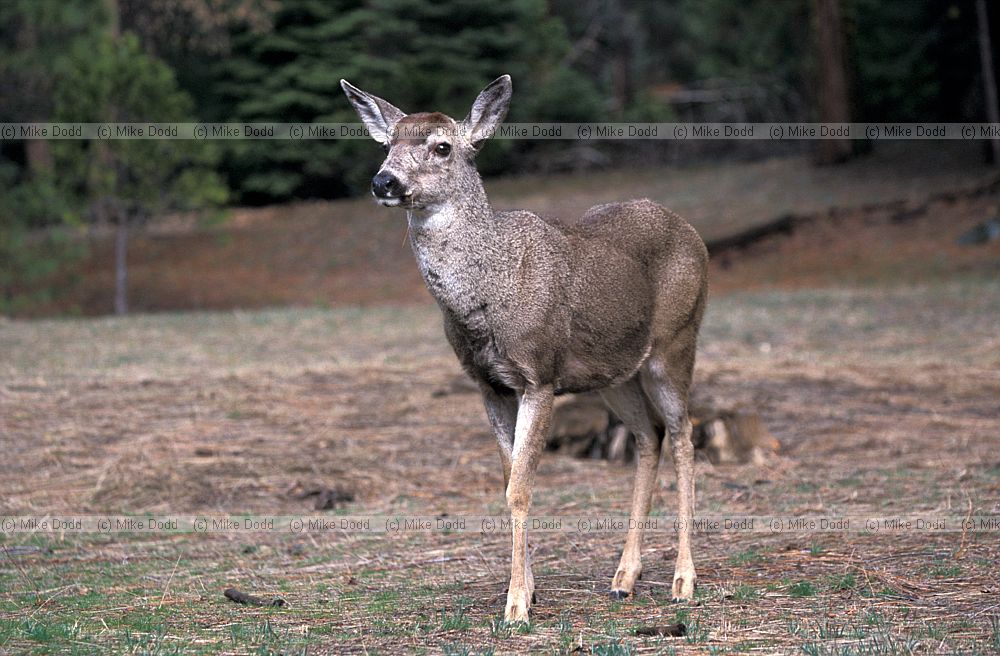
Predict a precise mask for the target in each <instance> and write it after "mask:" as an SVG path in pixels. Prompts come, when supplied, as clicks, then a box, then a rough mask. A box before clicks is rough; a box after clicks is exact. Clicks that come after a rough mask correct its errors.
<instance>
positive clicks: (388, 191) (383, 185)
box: [372, 171, 403, 198]
mask: <svg viewBox="0 0 1000 656" xmlns="http://www.w3.org/2000/svg"><path fill="white" fill-rule="evenodd" d="M402 190H403V185H401V184H400V183H399V179H398V178H397V177H396V176H394V175H393V174H392V173H387V172H386V171H380V172H379V173H377V174H376V175H375V177H374V178H372V193H373V194H375V195H376V196H378V197H379V198H390V197H392V196H399V195H400V192H401V191H402Z"/></svg>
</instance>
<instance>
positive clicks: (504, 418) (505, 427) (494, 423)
mask: <svg viewBox="0 0 1000 656" xmlns="http://www.w3.org/2000/svg"><path fill="white" fill-rule="evenodd" d="M509 392H510V393H509V394H503V393H499V392H497V391H496V390H495V389H493V388H492V387H489V386H487V385H483V386H482V393H483V405H485V406H486V416H487V417H488V418H489V420H490V427H492V428H493V435H494V437H496V440H497V448H498V450H499V451H500V466H501V467H502V468H503V489H504V495H505V497H506V494H507V486H508V485H510V470H511V468H512V467H513V462H514V429H515V426H516V425H517V395H516V394H515V393H514V390H510V391H509ZM526 562H527V565H526V568H527V570H528V574H529V577H528V583H529V585H528V587H529V588H530V589H531V590H532V595H531V603H535V596H534V581H533V580H532V578H531V577H530V574H531V557H530V556H528V557H527V559H526ZM506 592H507V591H506V590H504V593H506Z"/></svg>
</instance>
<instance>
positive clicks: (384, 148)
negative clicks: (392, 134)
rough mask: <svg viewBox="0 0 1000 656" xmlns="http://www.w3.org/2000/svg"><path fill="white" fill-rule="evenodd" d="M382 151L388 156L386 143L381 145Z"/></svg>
mask: <svg viewBox="0 0 1000 656" xmlns="http://www.w3.org/2000/svg"><path fill="white" fill-rule="evenodd" d="M382 150H383V151H385V154H386V155H388V154H389V144H387V143H384V144H382Z"/></svg>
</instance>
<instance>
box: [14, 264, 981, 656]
mask: <svg viewBox="0 0 1000 656" xmlns="http://www.w3.org/2000/svg"><path fill="white" fill-rule="evenodd" d="M998 303H1000V285H997V283H996V282H995V281H984V280H982V279H981V278H969V279H967V280H964V281H955V282H951V283H947V284H935V285H925V286H920V287H891V288H869V289H853V290H852V289H846V288H845V289H829V290H812V291H791V292H787V291H767V292H747V293H741V294H737V295H733V296H728V297H725V298H718V299H714V300H713V301H712V303H711V306H710V312H709V315H708V317H707V319H706V327H705V336H704V339H703V341H702V352H701V355H700V360H699V372H698V381H699V384H702V385H707V386H711V388H712V389H713V391H714V392H716V393H718V394H721V395H723V396H725V397H727V398H731V399H734V400H737V401H743V402H746V403H750V404H753V405H754V406H755V407H756V408H757V409H759V411H760V413H761V415H762V417H763V418H764V420H765V421H766V422H767V423H768V425H769V427H770V428H771V430H772V431H773V432H774V434H775V435H776V436H777V437H778V438H779V439H780V440H781V441H782V443H783V444H784V446H785V448H784V451H783V453H782V455H781V456H780V457H777V458H774V459H773V460H771V461H769V462H768V463H767V464H766V465H763V466H755V465H739V466H727V467H712V466H711V465H709V464H708V463H699V465H698V467H699V472H698V478H699V486H700V487H699V500H698V508H699V511H700V512H702V513H708V514H743V513H746V514H772V513H787V514H789V515H794V514H806V515H815V514H852V515H853V514H864V513H875V514H879V515H889V514H915V513H930V514H940V513H946V514H963V513H964V512H966V510H967V508H968V504H971V506H972V508H973V510H974V511H975V512H976V513H979V514H984V515H989V514H994V515H995V514H1000V503H998V499H1000V459H998V457H997V455H996V440H997V435H998V428H1000V422H998V418H997V401H996V399H997V398H998V397H1000V375H998V373H997V372H998V371H1000V367H998V365H1000V357H998V355H997V353H1000V350H998V348H997V347H998V346H1000V343H998V342H1000V337H998V335H997V333H996V329H995V323H996V308H997V307H998ZM0 351H2V352H3V353H5V354H8V355H7V356H5V358H4V360H3V362H2V367H3V368H2V370H0V372H2V373H0V375H2V378H0V380H2V386H0V448H2V449H3V453H4V455H5V458H4V467H5V468H4V477H3V479H2V482H0V512H2V513H3V514H16V513H33V514H45V513H53V514H58V513H84V512H85V513H105V512H108V513H110V512H124V513H147V512H150V513H171V512H184V513H227V514H235V513H251V512H252V513H265V514H280V513H309V514H311V513H313V512H315V511H313V509H312V505H311V504H312V500H309V499H300V498H298V497H297V495H295V494H293V493H292V491H293V490H295V489H299V488H301V487H309V486H330V487H333V486H336V487H339V488H343V489H348V490H351V491H353V492H354V493H355V494H356V501H355V502H353V503H352V504H350V505H349V506H348V508H347V509H346V510H341V511H330V512H331V514H336V513H338V512H350V513H352V514H383V513H412V514H417V515H439V514H444V513H448V514H450V515H462V514H482V513H497V514H499V513H501V512H502V510H503V503H502V495H501V493H500V487H501V476H500V472H499V468H498V466H497V461H496V455H495V452H494V446H493V444H492V439H491V438H490V437H489V435H488V431H487V428H486V423H485V420H484V418H483V413H482V409H481V406H480V404H479V402H478V400H477V399H476V398H475V396H473V395H469V394H463V393H452V394H443V395H442V394H440V393H435V392H436V391H437V390H439V389H442V388H446V387H447V386H448V383H449V381H450V380H451V378H452V377H453V376H454V375H455V373H456V365H455V364H454V362H453V359H452V357H451V356H450V354H449V353H448V351H447V347H446V345H445V344H444V340H443V338H442V337H441V336H440V333H439V326H438V317H437V315H436V310H435V309H434V308H432V307H429V306H411V307H403V308H372V309H368V310H363V311H362V310H348V309H343V310H318V309H316V310H290V311H269V312H263V313H249V312H240V313H230V314H192V315H163V316H156V317H137V318H133V319H124V320H115V319H103V320H68V321H42V322H7V323H2V324H0ZM669 470H670V467H669V461H668V462H667V463H665V466H664V468H663V471H664V474H663V476H662V477H661V486H660V488H659V489H658V490H657V492H656V497H655V500H654V504H655V507H656V508H657V509H658V511H659V512H661V513H668V514H669V513H670V512H671V510H672V507H673V503H674V490H673V482H672V475H671V473H670V471H669ZM629 480H630V472H629V470H628V469H627V468H625V467H621V466H614V465H607V464H604V463H600V462H595V461H584V460H574V459H570V458H566V457H559V456H555V455H552V454H548V455H547V457H546V458H545V459H544V460H543V464H542V467H541V470H540V473H539V481H538V491H537V494H536V498H535V509H536V512H537V513H538V514H541V515H560V514H565V515H572V514H583V513H611V514H615V515H622V514H624V513H625V512H626V509H627V503H628V486H629ZM959 538H960V536H959V535H958V534H956V533H944V534H941V533H934V534H923V533H919V532H908V533H903V534H899V535H896V536H893V537H891V538H890V537H885V536H866V535H863V534H856V533H817V534H802V533H799V534H787V535H773V536H772V535H766V534H760V533H755V534H737V533H723V534H701V535H698V536H697V537H696V538H695V547H696V559H697V565H698V567H699V573H700V587H699V592H698V595H697V599H696V601H695V602H693V603H691V604H682V605H678V604H673V603H671V602H670V600H669V582H670V575H671V567H672V557H673V555H674V546H673V539H672V536H671V535H670V533H668V532H666V533H655V534H651V536H650V537H649V539H648V540H647V544H646V550H645V562H646V571H645V573H644V577H643V580H642V581H641V582H640V584H639V587H638V594H637V595H636V597H635V598H633V599H630V600H628V601H626V602H624V603H613V602H611V601H609V600H607V599H606V597H605V591H606V588H607V585H608V581H609V580H610V577H611V575H612V574H613V571H614V567H615V564H616V561H617V557H618V551H619V549H620V547H621V541H622V536H608V535H601V534H583V535H567V534H560V533H536V534H534V535H533V537H532V548H533V562H534V568H535V574H536V580H537V582H538V595H539V604H538V605H537V607H536V609H535V614H534V620H533V623H532V625H531V626H530V627H509V626H506V625H504V624H503V623H502V622H500V621H499V619H498V618H500V617H501V616H502V608H503V592H502V591H503V589H504V586H505V583H506V581H505V578H506V577H505V572H506V569H507V567H508V557H509V542H508V539H507V538H505V537H503V536H502V535H481V534H469V533H466V534H454V535H445V534H442V533H429V534H410V535H400V536H392V535H363V534H351V533H338V534H331V535H314V534H308V535H294V534H289V533H274V534H249V535H214V536H200V535H193V534H180V535H169V534H160V535H148V536H127V535H111V536H99V535H84V536H74V535H64V536H59V535H35V536H33V537H26V536H17V537H13V538H12V537H10V536H5V537H4V541H3V544H4V545H5V546H7V547H17V548H18V549H17V550H14V551H11V552H8V553H7V554H6V555H5V556H4V557H3V559H2V560H0V651H5V652H8V651H9V652H14V651H16V652H20V651H34V652H37V653H51V652H68V651H73V650H75V651H77V652H79V653H89V652H90V651H97V650H100V651H104V650H107V649H114V650H116V651H122V652H130V653H174V652H176V651H184V652H185V653H187V652H207V653H218V652H222V653H302V652H304V651H308V652H309V653H320V652H321V653H344V652H358V653H364V652H367V653H378V652H381V653H400V652H403V651H419V650H427V651H430V652H435V653H439V652H440V653H482V652H488V651H491V650H492V651H495V652H496V653H506V652H524V651H528V650H531V651H543V652H546V651H547V652H554V653H572V652H573V650H574V649H577V648H579V647H580V645H582V648H581V649H582V650H583V652H585V653H588V652H589V653H595V654H597V653H619V654H621V653H657V652H661V653H671V652H674V651H676V652H704V651H706V650H709V651H714V652H756V653H775V652H790V651H804V652H805V653H838V654H839V653H939V652H942V651H948V652H957V651H964V652H967V653H990V652H992V651H995V650H996V649H997V648H1000V644H998V641H1000V629H998V628H997V625H996V621H997V620H996V617H997V615H998V613H1000V602H998V597H997V595H998V594H1000V581H998V579H997V575H996V568H995V563H996V561H997V559H998V558H1000V542H998V541H997V540H996V539H995V535H993V534H974V535H971V536H967V539H966V540H965V543H964V544H960V539H959ZM960 546H961V547H962V548H961V549H960ZM230 586H235V587H238V588H240V589H243V590H245V591H247V592H251V593H254V594H258V595H260V596H281V597H282V598H284V599H286V600H287V601H288V604H289V605H288V606H287V607H285V608H282V609H266V608H248V607H242V606H237V605H235V604H232V603H231V602H228V601H227V600H225V599H224V598H223V596H222V591H223V589H224V588H226V587H230ZM674 621H682V622H684V623H685V624H686V625H687V627H688V630H689V633H688V635H687V636H686V637H682V638H650V637H642V638H639V637H636V636H634V631H635V629H636V628H638V627H641V626H647V625H651V624H657V625H659V624H666V623H670V622H674ZM576 653H581V652H580V651H577V652H576Z"/></svg>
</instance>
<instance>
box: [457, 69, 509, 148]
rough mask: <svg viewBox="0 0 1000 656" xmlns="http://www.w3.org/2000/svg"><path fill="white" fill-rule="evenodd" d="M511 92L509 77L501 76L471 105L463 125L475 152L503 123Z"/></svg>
mask: <svg viewBox="0 0 1000 656" xmlns="http://www.w3.org/2000/svg"><path fill="white" fill-rule="evenodd" d="M512 92H513V87H512V86H511V83H510V76H509V75H501V76H500V77H498V78H497V79H495V80H493V81H492V82H490V84H489V86H487V87H486V88H485V89H483V90H482V91H481V92H480V93H479V96H478V97H477V98H476V102H474V103H472V109H471V110H469V115H468V116H466V117H465V121H464V124H465V128H466V130H467V131H468V135H469V141H470V142H471V143H472V146H473V147H474V148H475V149H476V150H479V149H480V148H482V146H483V143H484V142H485V141H486V140H487V139H489V138H490V137H492V136H493V131H494V130H496V127H497V126H498V125H500V124H501V123H503V119H504V117H505V116H507V107H508V106H509V105H510V95H511V93H512Z"/></svg>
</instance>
